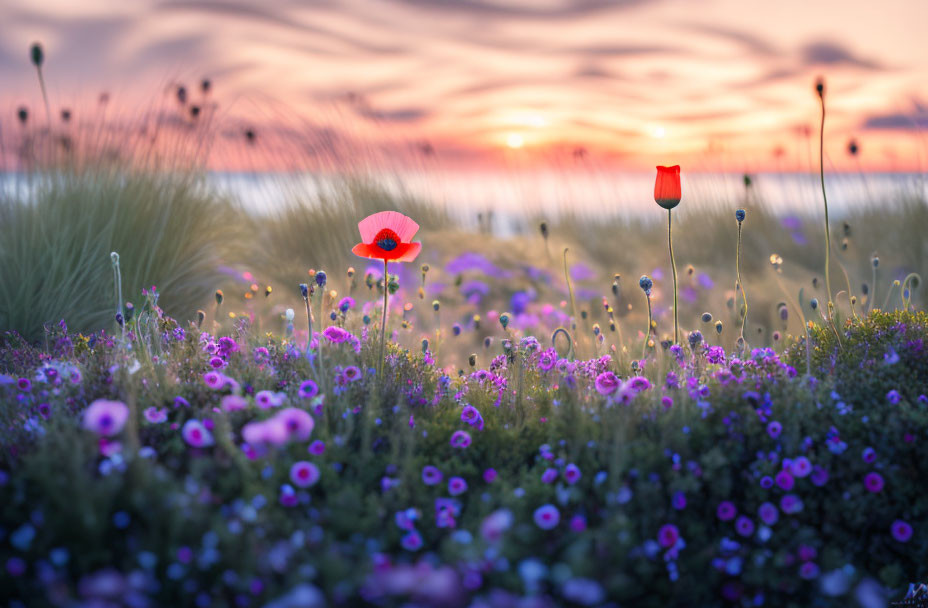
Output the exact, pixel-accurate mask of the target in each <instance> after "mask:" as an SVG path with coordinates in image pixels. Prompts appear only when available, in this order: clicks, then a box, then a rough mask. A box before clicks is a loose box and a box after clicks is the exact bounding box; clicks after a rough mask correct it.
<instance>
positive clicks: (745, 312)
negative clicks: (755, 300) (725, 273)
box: [735, 222, 748, 347]
mask: <svg viewBox="0 0 928 608" xmlns="http://www.w3.org/2000/svg"><path fill="white" fill-rule="evenodd" d="M735 271H736V273H737V275H738V284H737V285H736V287H737V288H738V289H740V290H741V297H742V299H743V301H744V310H743V311H742V313H741V337H740V338H739V339H740V342H741V345H742V347H744V346H746V342H745V340H744V326H745V324H746V323H747V321H748V295H747V293H745V291H744V283H743V282H742V281H741V222H738V249H737V251H736V253H735ZM736 291H737V290H736ZM736 297H737V294H736Z"/></svg>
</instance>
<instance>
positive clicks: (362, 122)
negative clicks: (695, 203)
mask: <svg viewBox="0 0 928 608" xmlns="http://www.w3.org/2000/svg"><path fill="white" fill-rule="evenodd" d="M926 24H928V2H926V1H925V0H882V1H880V2H875V1H873V2H871V1H861V0H814V1H810V0H777V1H766V0H764V1H748V0H653V1H647V0H510V1H505V2H504V1H503V0H321V1H314V2H306V1H303V2H296V1H286V0H273V1H264V2H245V1H228V0H201V1H195V2H181V1H177V0H168V1H160V2H159V1H153V0H81V1H80V2H75V1H74V0H38V1H37V0H5V1H4V2H3V3H2V6H0V82H2V83H3V86H2V88H0V110H2V114H0V127H2V128H3V129H4V133H6V134H9V133H10V132H11V131H13V130H14V129H12V127H13V125H14V124H15V119H16V117H15V114H16V108H17V107H19V106H20V105H26V106H28V107H30V108H31V109H32V110H33V112H34V115H36V116H39V117H43V118H44V111H43V110H40V108H41V107H42V106H41V94H40V92H39V89H38V84H37V81H36V78H35V72H34V71H33V70H32V69H31V66H30V65H29V62H28V48H29V45H30V43H32V42H33V41H41V42H42V43H43V45H44V46H45V49H46V54H47V60H46V64H45V67H44V70H45V77H46V81H47V83H48V88H49V97H50V99H51V103H52V106H53V111H54V112H55V114H56V115H57V109H58V108H61V107H73V108H75V113H76V114H77V113H78V112H84V113H85V114H86V113H88V112H94V111H99V110H98V109H95V108H94V104H95V103H96V102H97V99H98V97H99V95H100V93H101V92H103V91H106V92H108V93H109V94H110V100H111V101H110V105H111V107H112V109H111V110H108V111H109V112H111V115H112V116H119V117H122V119H123V120H131V118H127V117H132V116H133V114H134V113H140V112H141V111H142V109H145V110H146V111H149V110H151V108H152V107H156V108H157V115H158V116H159V120H162V121H164V122H166V123H171V124H175V125H176V124H180V125H181V126H183V125H184V122H185V121H186V120H187V116H186V114H183V115H182V116H183V118H182V119H180V120H179V119H178V118H177V116H172V114H178V115H181V113H182V112H184V109H183V108H181V107H179V104H178V103H177V100H176V86H177V84H179V83H183V84H185V85H186V87H187V89H188V90H189V91H190V93H189V100H188V105H189V104H193V103H198V104H199V103H202V104H203V106H204V107H206V108H214V109H212V110H210V112H211V114H210V115H211V116H214V118H215V119H214V121H213V123H212V124H213V125H214V126H215V127H216V130H217V132H218V133H219V134H220V135H221V136H222V138H223V139H224V140H227V141H226V147H230V146H235V145H238V144H239V142H238V141H237V139H236V138H239V137H240V135H241V130H242V129H244V128H254V129H255V130H256V132H257V133H262V134H263V133H270V134H276V135H277V136H278V137H279V138H281V139H287V140H288V141H304V144H301V145H303V149H304V151H305V150H310V151H311V150H313V149H317V150H318V149H319V148H320V147H321V148H325V147H326V146H330V145H332V146H341V145H346V146H349V147H350V146H355V147H357V146H360V147H365V148H368V149H374V150H378V151H379V152H382V153H383V152H385V153H387V154H391V155H396V156H397V157H398V156H402V155H414V154H415V153H416V151H418V152H419V153H421V152H422V150H424V149H429V148H431V149H432V150H434V154H433V155H431V156H433V157H434V158H435V159H437V161H436V162H438V161H440V162H443V163H447V164H449V165H455V164H490V165H492V164H493V163H500V162H506V163H513V162H520V163H521V162H525V163H532V162H543V163H565V162H577V160H578V159H580V160H589V161H590V162H600V163H603V164H614V165H616V166H618V167H630V168H636V167H646V166H652V165H653V164H655V163H670V164H672V163H678V162H679V163H687V164H688V165H690V166H695V167H698V168H704V169H707V170H708V169H720V168H721V169H728V170H734V171H740V170H743V165H750V166H751V167H752V168H754V169H765V168H766V169H777V168H783V169H793V168H801V169H805V168H806V167H807V164H808V160H809V159H808V154H809V147H810V141H809V139H808V138H807V135H806V134H807V133H808V130H809V129H812V130H813V135H814V136H817V128H818V127H817V120H818V111H819V110H818V105H817V104H818V100H817V99H816V97H815V94H814V91H813V83H814V80H815V77H816V76H817V75H823V76H824V77H825V78H826V80H827V102H828V104H829V118H828V123H827V126H826V130H827V133H826V146H827V153H828V155H829V158H830V160H831V163H832V165H833V166H834V167H835V168H839V169H847V170H857V159H852V158H851V157H849V155H847V153H846V147H847V143H848V141H849V140H850V139H851V138H856V139H857V140H858V141H859V143H860V150H861V153H860V157H859V162H860V163H861V165H862V166H863V167H864V168H866V169H874V170H877V169H899V170H903V169H907V170H912V169H918V168H921V166H922V164H923V163H926V162H928V145H926V143H925V135H924V134H921V133H920V132H919V128H920V129H925V128H928V35H926V34H925V27H926ZM203 77H208V78H209V79H210V80H211V82H212V83H213V87H212V91H211V92H210V94H209V96H208V98H204V99H201V98H200V96H201V94H200V92H199V87H198V83H199V82H200V80H201V78H203ZM213 104H215V105H213ZM76 118H77V117H76ZM268 139H271V138H270V137H269V138H268ZM426 142H427V143H426ZM222 147H223V146H217V148H218V149H221V148H222ZM580 149H582V150H584V153H581V152H579V151H578V150H580ZM516 156H517V157H518V158H516V160H514V157H516ZM234 157H235V154H234V153H228V154H225V156H223V154H222V153H221V152H217V159H223V158H225V159H229V158H234ZM216 162H219V163H220V164H221V163H222V162H223V161H222V160H218V161H216Z"/></svg>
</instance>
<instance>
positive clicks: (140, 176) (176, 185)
mask: <svg viewBox="0 0 928 608" xmlns="http://www.w3.org/2000/svg"><path fill="white" fill-rule="evenodd" d="M24 179H28V180H29V183H28V184H27V188H26V189H24V190H20V194H19V195H18V196H16V195H7V196H3V197H0V330H2V331H4V332H6V331H10V330H15V331H17V332H20V333H21V334H23V335H24V336H25V337H26V338H27V339H30V340H37V339H39V338H40V337H41V336H42V334H43V324H44V323H46V322H50V321H55V320H58V319H64V320H65V321H66V322H67V323H68V324H69V325H70V326H71V327H72V329H75V330H80V331H90V330H97V329H101V328H109V327H111V326H112V325H113V323H114V318H115V303H116V297H115V295H114V284H113V272H112V267H111V263H110V253H111V252H113V251H115V252H118V253H119V255H120V263H121V270H122V281H123V297H124V299H127V300H133V299H134V300H136V301H137V300H138V299H139V298H140V295H141V290H142V289H143V288H148V287H151V286H152V285H155V286H157V287H158V288H159V290H160V291H162V292H163V293H164V298H163V299H162V300H161V302H160V304H161V305H162V307H163V308H164V309H165V310H166V311H169V314H172V315H176V316H177V317H178V318H181V319H187V318H193V317H194V315H195V311H196V309H197V307H198V306H199V305H201V304H202V302H203V301H204V300H205V298H206V297H207V296H208V295H209V294H210V293H211V291H212V290H213V289H215V286H216V285H217V283H218V282H219V281H220V280H221V278H222V275H221V274H220V264H221V263H222V262H223V261H224V260H226V259H227V258H228V257H229V256H230V254H231V253H232V252H233V251H234V250H235V249H236V248H237V247H238V246H239V242H240V241H239V238H238V237H239V234H238V232H237V228H236V225H237V224H238V222H237V217H238V213H239V211H238V209H237V207H236V206H235V205H234V204H233V203H231V202H229V201H226V200H223V199H221V198H219V197H217V196H215V195H213V194H211V193H209V192H207V191H206V189H205V188H204V187H203V184H202V180H201V177H199V176H198V175H196V174H194V173H173V172H172V173H164V172H161V173H154V172H144V171H133V170H119V169H106V168H99V167H98V168H97V169H87V170H82V171H79V172H69V171H66V170H53V171H49V172H46V173H34V174H30V175H29V176H28V177H27V178H24Z"/></svg>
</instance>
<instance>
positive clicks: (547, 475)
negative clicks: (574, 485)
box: [541, 469, 557, 483]
mask: <svg viewBox="0 0 928 608" xmlns="http://www.w3.org/2000/svg"><path fill="white" fill-rule="evenodd" d="M555 479H557V469H545V472H544V473H542V474H541V482H542V483H554V480H555Z"/></svg>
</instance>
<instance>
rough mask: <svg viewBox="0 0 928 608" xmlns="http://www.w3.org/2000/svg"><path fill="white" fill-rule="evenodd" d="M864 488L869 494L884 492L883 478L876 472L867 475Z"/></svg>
mask: <svg viewBox="0 0 928 608" xmlns="http://www.w3.org/2000/svg"><path fill="white" fill-rule="evenodd" d="M864 487H865V488H867V491H868V492H873V493H874V494H876V493H878V492H882V491H883V476H882V475H880V474H879V473H876V472H871V473H867V474H866V475H865V476H864Z"/></svg>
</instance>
